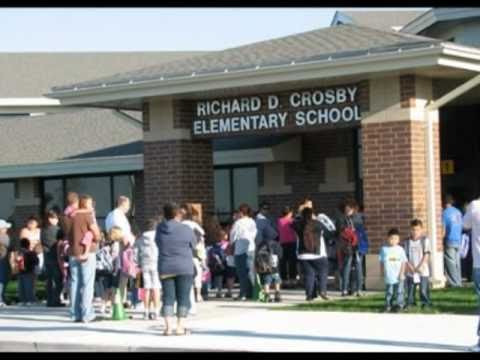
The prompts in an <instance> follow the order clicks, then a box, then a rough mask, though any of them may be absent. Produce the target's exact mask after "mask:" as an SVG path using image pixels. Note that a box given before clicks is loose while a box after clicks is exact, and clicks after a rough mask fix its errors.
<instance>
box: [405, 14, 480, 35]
mask: <svg viewBox="0 0 480 360" xmlns="http://www.w3.org/2000/svg"><path fill="white" fill-rule="evenodd" d="M478 16H480V8H478V7H477V8H433V9H431V10H429V11H427V12H425V13H424V14H422V15H420V16H418V17H417V18H415V19H413V20H412V21H411V22H409V23H408V24H406V25H405V26H404V27H403V28H402V29H401V30H400V32H402V33H408V34H418V33H420V32H421V31H423V30H425V29H428V28H429V27H430V26H432V25H434V24H436V23H438V22H441V21H452V20H462V19H468V18H472V17H478Z"/></svg>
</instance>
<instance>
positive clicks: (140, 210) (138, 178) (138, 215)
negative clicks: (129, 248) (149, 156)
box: [134, 172, 145, 231]
mask: <svg viewBox="0 0 480 360" xmlns="http://www.w3.org/2000/svg"><path fill="white" fill-rule="evenodd" d="M144 190H145V186H144V184H143V172H137V173H135V189H134V191H135V192H134V199H135V227H136V229H137V230H139V231H143V228H144V225H145V215H144V208H145V196H144Z"/></svg>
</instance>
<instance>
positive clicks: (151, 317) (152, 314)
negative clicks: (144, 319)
mask: <svg viewBox="0 0 480 360" xmlns="http://www.w3.org/2000/svg"><path fill="white" fill-rule="evenodd" d="M148 318H149V319H150V320H157V314H156V313H150V315H149V317H148Z"/></svg>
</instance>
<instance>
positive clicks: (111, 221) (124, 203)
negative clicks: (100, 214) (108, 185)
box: [105, 195, 135, 245]
mask: <svg viewBox="0 0 480 360" xmlns="http://www.w3.org/2000/svg"><path fill="white" fill-rule="evenodd" d="M129 211H130V199H129V198H128V197H126V196H123V195H122V196H119V197H118V199H117V207H116V208H115V209H114V210H112V211H110V212H109V213H108V215H107V218H106V219H105V228H106V230H107V232H109V231H110V229H111V228H112V227H114V226H118V227H119V228H121V229H122V231H123V234H124V236H127V237H129V241H130V243H131V244H132V245H133V243H134V241H135V239H134V237H133V235H132V228H131V226H130V222H129V221H128V218H127V214H128V212H129Z"/></svg>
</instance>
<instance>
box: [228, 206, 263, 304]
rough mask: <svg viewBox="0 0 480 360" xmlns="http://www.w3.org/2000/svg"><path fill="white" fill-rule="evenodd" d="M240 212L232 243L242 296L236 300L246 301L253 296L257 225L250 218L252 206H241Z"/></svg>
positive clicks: (232, 232)
mask: <svg viewBox="0 0 480 360" xmlns="http://www.w3.org/2000/svg"><path fill="white" fill-rule="evenodd" d="M238 211H239V218H238V219H237V220H236V221H235V223H234V224H233V226H232V229H231V230H230V239H231V240H230V241H231V243H232V244H233V246H234V255H235V270H236V272H237V276H238V280H239V282H240V294H239V295H238V297H237V298H235V299H236V300H241V301H245V300H247V298H251V297H252V295H253V282H252V281H251V277H250V275H251V274H250V273H251V269H252V266H253V259H254V256H255V238H256V236H257V225H256V224H255V221H253V219H252V218H251V217H250V216H249V215H250V214H251V210H250V206H248V205H247V204H241V205H240V207H239V208H238Z"/></svg>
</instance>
